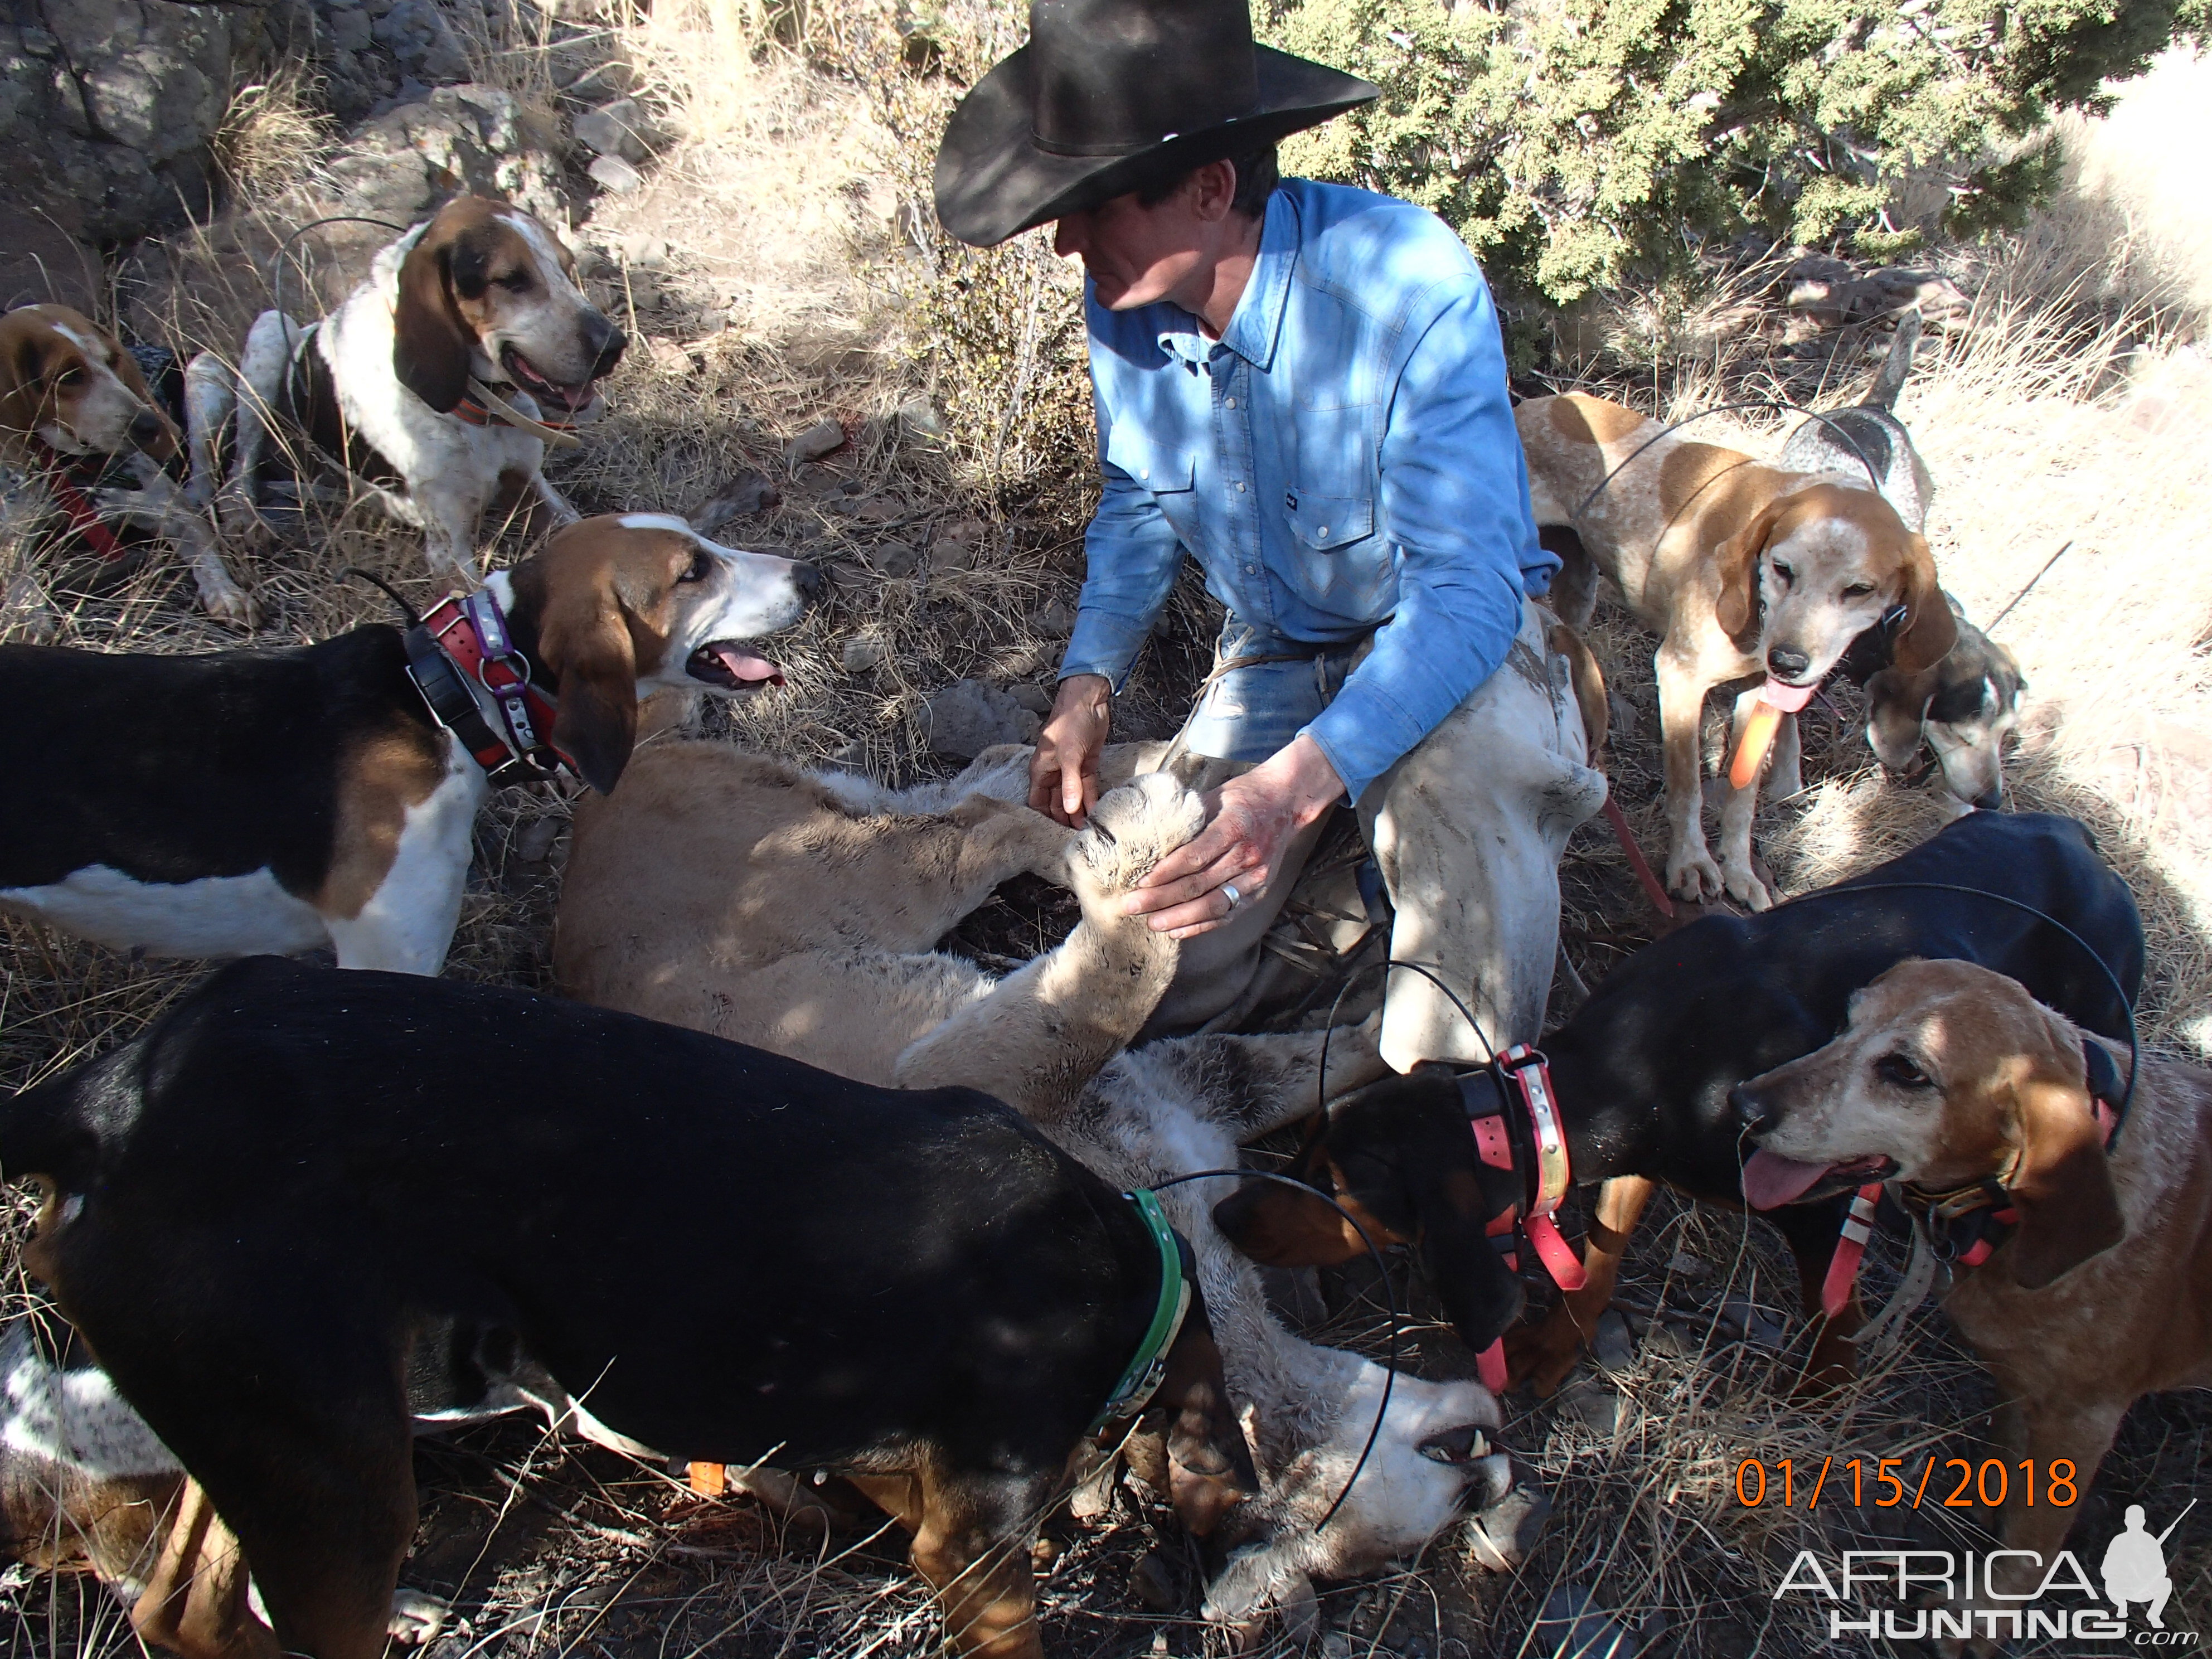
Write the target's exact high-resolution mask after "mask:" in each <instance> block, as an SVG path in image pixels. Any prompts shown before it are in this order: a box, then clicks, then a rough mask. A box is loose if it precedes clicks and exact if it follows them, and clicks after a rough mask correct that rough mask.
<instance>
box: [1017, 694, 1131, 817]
mask: <svg viewBox="0 0 2212 1659" xmlns="http://www.w3.org/2000/svg"><path fill="white" fill-rule="evenodd" d="M1113 696H1114V688H1113V685H1112V684H1111V683H1110V682H1109V681H1108V679H1107V678H1106V677H1105V676H1104V675H1103V674H1070V675H1069V676H1068V677H1067V678H1066V679H1064V680H1062V681H1061V682H1060V693H1059V695H1058V696H1055V697H1054V699H1053V705H1052V714H1051V715H1050V716H1049V717H1048V719H1047V720H1046V721H1045V723H1044V729H1043V730H1042V732H1038V733H1037V744H1036V754H1035V755H1033V756H1031V757H1030V805H1031V806H1033V807H1035V808H1036V810H1037V811H1040V812H1042V813H1045V814H1046V815H1047V816H1048V817H1054V818H1057V819H1058V820H1059V821H1060V823H1065V824H1066V825H1068V826H1069V827H1070V828H1071V829H1081V828H1082V827H1083V823H1084V820H1085V819H1086V818H1088V817H1090V816H1091V808H1092V807H1094V806H1096V805H1098V757H1099V756H1101V755H1102V754H1103V753H1104V752H1105V750H1106V730H1107V727H1108V726H1109V725H1111V724H1112V720H1113V715H1112V700H1113Z"/></svg>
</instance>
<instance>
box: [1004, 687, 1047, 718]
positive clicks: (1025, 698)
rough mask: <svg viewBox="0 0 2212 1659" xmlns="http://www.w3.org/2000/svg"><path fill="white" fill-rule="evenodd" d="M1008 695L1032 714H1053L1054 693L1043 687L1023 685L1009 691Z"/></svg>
mask: <svg viewBox="0 0 2212 1659" xmlns="http://www.w3.org/2000/svg"><path fill="white" fill-rule="evenodd" d="M1006 695H1007V696H1010V697H1012V699H1013V700H1014V701H1015V702H1018V703H1019V704H1021V706H1022V707H1023V708H1026V709H1028V710H1029V711H1030V713H1031V714H1039V715H1042V714H1050V713H1052V693H1051V692H1049V691H1048V690H1045V689H1044V687H1042V686H1041V685H1031V684H1023V685H1017V686H1012V687H1011V688H1009V689H1008V690H1007V693H1006Z"/></svg>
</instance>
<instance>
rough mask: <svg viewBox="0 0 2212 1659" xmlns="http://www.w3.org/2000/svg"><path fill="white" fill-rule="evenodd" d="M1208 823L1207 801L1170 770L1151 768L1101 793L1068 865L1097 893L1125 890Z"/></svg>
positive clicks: (1140, 879) (1076, 841)
mask: <svg viewBox="0 0 2212 1659" xmlns="http://www.w3.org/2000/svg"><path fill="white" fill-rule="evenodd" d="M1205 827H1206V804H1205V802H1203V801H1202V800H1200V799H1199V797H1198V796H1197V795H1196V794H1195V793H1193V792H1192V791H1190V790H1188V789H1186V788H1184V787H1182V785H1181V784H1180V783H1177V782H1176V781H1175V780H1174V779H1173V778H1171V777H1170V776H1169V775H1167V774H1166V773H1164V772H1147V773H1146V774H1145V775H1143V776H1142V777H1138V778H1132V779H1131V780H1130V781H1128V782H1127V783H1125V784H1123V785H1122V786H1121V787H1120V788H1119V789H1115V790H1111V791H1109V793H1106V794H1105V795H1103V796H1101V797H1100V798H1099V801H1098V805H1096V806H1094V807H1092V808H1091V821H1090V823H1088V824H1086V825H1085V828H1084V830H1083V833H1082V834H1080V835H1079V836H1077V837H1076V838H1075V842H1074V845H1073V847H1071V848H1069V849H1068V865H1069V867H1070V870H1071V872H1073V874H1075V875H1076V876H1077V877H1078V878H1079V879H1080V880H1081V881H1082V882H1083V884H1085V885H1087V886H1089V887H1091V889H1093V890H1096V891H1097V892H1100V893H1104V894H1115V893H1126V892H1127V891H1128V890H1129V889H1131V888H1132V887H1134V886H1135V885H1136V884H1138V883H1139V882H1140V881H1142V880H1143V879H1144V878H1146V876H1147V875H1149V874H1150V873H1151V872H1152V866H1154V865H1156V864H1158V862H1159V861H1160V860H1162V859H1164V858H1165V857H1166V856H1167V855H1168V854H1170V853H1172V852H1173V851H1175V849H1176V848H1178V847H1180V846H1182V844H1183V843H1184V842H1187V841H1188V840H1189V839H1190V838H1191V837H1192V836H1195V835H1196V834H1197V833H1198V832H1199V831H1200V829H1204V828H1205Z"/></svg>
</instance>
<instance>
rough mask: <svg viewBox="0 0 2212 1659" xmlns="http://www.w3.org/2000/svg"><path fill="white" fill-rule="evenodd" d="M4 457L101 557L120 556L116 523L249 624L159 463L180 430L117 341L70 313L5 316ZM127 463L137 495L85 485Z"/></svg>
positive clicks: (240, 592) (227, 616) (213, 603)
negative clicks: (101, 470)
mask: <svg viewBox="0 0 2212 1659" xmlns="http://www.w3.org/2000/svg"><path fill="white" fill-rule="evenodd" d="M0 452H4V453H6V454H7V455H8V456H9V459H13V460H15V461H17V462H19V463H20V464H21V465H24V466H26V467H27V468H30V469H32V470H33V471H36V472H38V473H39V475H40V477H42V478H43V479H44V480H45V482H46V488H47V489H48V492H49V493H50V494H51V495H52V496H53V498H54V502H55V505H56V506H58V507H60V508H61V509H62V511H63V512H64V513H67V514H68V516H69V518H70V522H71V524H72V526H74V527H75V528H76V531H77V532H78V533H79V534H81V535H82V537H83V538H85V540H86V541H87V542H88V544H90V545H91V547H92V549H93V550H94V552H95V553H97V554H99V555H100V556H101V557H102V558H104V559H107V560H110V561H114V562H120V561H121V560H122V559H123V558H124V557H125V550H124V549H123V547H122V545H121V544H119V543H118V541H117V540H116V539H115V535H114V532H113V530H112V529H111V528H110V526H112V525H118V524H119V525H127V526H132V527H134V528H137V529H141V530H146V531H150V532H153V533H154V534H155V535H157V536H161V537H163V538H167V539H169V540H171V541H173V542H175V543H176V544H178V546H179V548H180V549H181V550H183V552H184V554H185V560H186V562H187V564H188V565H189V567H190V568H191V573H192V580H193V582H194V584H195V585H196V586H197V587H198V589H199V594H200V603H201V604H202V605H204V606H205V607H206V608H207V611H208V614H209V615H210V616H212V617H216V618H218V619H219V620H221V621H223V622H227V623H236V624H238V625H240V626H241V627H250V626H252V623H253V622H254V620H255V616H254V607H253V601H252V599H249V598H248V597H247V596H246V592H245V590H244V589H242V588H240V586H239V585H238V584H237V582H236V581H234V580H233V579H232V577H231V574H230V572H229V570H228V569H227V568H225V567H224V565H223V562H222V557H221V556H220V555H218V554H217V553H216V550H215V542H214V538H213V536H212V535H211V534H210V531H209V528H208V526H207V525H206V523H205V522H204V520H202V519H201V518H200V517H199V515H198V514H197V513H194V512H193V511H192V509H191V507H190V506H189V505H187V503H186V501H185V495H184V492H183V491H181V490H179V489H178V488H177V487H176V485H175V484H174V483H172V482H171V481H170V478H169V476H168V474H167V473H166V472H165V471H162V465H163V463H165V462H166V461H167V460H168V459H170V458H171V457H173V455H175V454H176V453H177V428H176V424H175V422H173V421H172V420H171V419H170V418H169V416H168V414H167V411H166V410H163V409H162V408H161V404H160V403H159V401H158V400H156V399H155V396H154V394H153V392H152V391H151V390H150V389H149V387H148V386H147V384H146V377H145V375H144V374H142V373H141V372H140V370H139V368H138V361H137V358H135V357H133V356H131V354H130V353H129V352H128V351H125V349H123V347H122V346H121V344H119V343H118V342H117V340H116V338H115V337H114V336H113V335H112V334H110V333H109V332H108V331H106V329H104V328H102V327H100V325H98V324H97V323H95V322H94V321H93V320H92V319H90V318H89V317H87V316H85V315H83V314H82V313H80V312H75V311H72V310H70V308H69V307H67V306H53V305H40V306H23V307H19V308H17V309H16V310H14V311H11V312H9V313H7V314H6V315H5V316H4V317H0ZM106 459H116V460H120V461H123V462H125V464H126V465H128V467H129V470H130V471H131V474H132V475H133V476H134V477H136V479H137V485H138V487H137V489H101V488H100V487H98V481H97V479H96V478H88V477H85V476H84V472H85V469H86V468H87V467H88V466H91V467H94V468H95V470H96V469H97V465H98V463H99V462H100V461H102V460H106Z"/></svg>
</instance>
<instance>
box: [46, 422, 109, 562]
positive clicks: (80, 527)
mask: <svg viewBox="0 0 2212 1659" xmlns="http://www.w3.org/2000/svg"><path fill="white" fill-rule="evenodd" d="M37 444H38V451H39V455H40V460H41V462H42V464H43V470H44V471H45V473H46V493H47V494H48V495H52V497H53V498H54V505H55V506H57V507H60V508H61V510H62V511H63V513H65V514H66V515H67V516H68V518H69V521H70V529H72V530H74V531H75V532H76V533H77V534H78V535H79V536H81V537H82V538H83V539H84V543H85V545H86V546H88V547H89V548H91V549H92V550H93V551H94V553H96V554H98V555H99V556H100V558H101V559H102V560H103V561H105V562H107V563H109V564H113V563H115V562H118V560H122V559H127V558H129V557H130V556H131V550H130V549H129V548H127V547H125V546H124V544H122V542H121V541H120V540H119V539H118V538H117V536H116V534H115V532H113V531H112V530H110V529H109V528H108V527H107V525H106V521H105V520H102V519H101V518H100V509H99V508H98V507H94V505H93V504H92V502H91V501H89V500H88V499H87V497H86V495H85V493H84V491H82V489H78V488H77V487H76V480H75V479H74V478H72V477H70V466H71V464H72V463H73V462H75V461H76V459H78V458H77V457H76V456H73V455H64V454H63V453H61V451H59V450H58V449H56V448H54V447H52V445H50V444H49V443H47V442H46V440H45V439H43V438H40V439H39V440H37Z"/></svg>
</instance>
